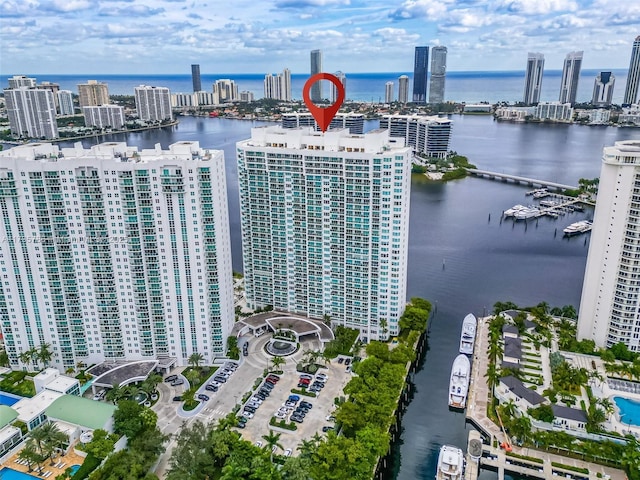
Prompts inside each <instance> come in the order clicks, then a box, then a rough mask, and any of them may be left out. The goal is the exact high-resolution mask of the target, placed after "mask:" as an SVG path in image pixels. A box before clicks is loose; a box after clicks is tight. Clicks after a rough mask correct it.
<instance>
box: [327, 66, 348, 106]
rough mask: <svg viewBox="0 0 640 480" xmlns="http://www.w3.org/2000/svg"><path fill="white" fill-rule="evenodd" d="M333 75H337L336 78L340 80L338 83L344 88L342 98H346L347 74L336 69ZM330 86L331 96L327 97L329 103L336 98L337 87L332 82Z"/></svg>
mask: <svg viewBox="0 0 640 480" xmlns="http://www.w3.org/2000/svg"><path fill="white" fill-rule="evenodd" d="M333 75H334V76H335V77H337V78H338V80H340V83H341V84H342V87H343V88H344V98H345V100H346V98H347V76H346V75H345V74H344V72H341V71H340V70H338V71H337V72H336V73H334V74H333ZM330 88H331V96H330V97H329V101H330V102H331V103H335V102H336V100H337V99H338V89H337V88H336V86H335V85H334V84H333V83H332V84H331V87H330Z"/></svg>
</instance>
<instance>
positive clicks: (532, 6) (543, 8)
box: [498, 0, 578, 15]
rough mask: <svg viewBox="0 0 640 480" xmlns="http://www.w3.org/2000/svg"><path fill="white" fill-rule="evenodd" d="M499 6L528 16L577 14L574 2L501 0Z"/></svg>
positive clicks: (565, 0)
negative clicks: (561, 13) (554, 13)
mask: <svg viewBox="0 0 640 480" xmlns="http://www.w3.org/2000/svg"><path fill="white" fill-rule="evenodd" d="M498 5H499V6H501V7H504V8H507V9H508V10H510V11H512V12H517V13H523V14H526V15H547V14H549V13H553V12H575V11H576V10H578V4H577V3H576V2H575V1H574V0H500V1H499V2H498Z"/></svg>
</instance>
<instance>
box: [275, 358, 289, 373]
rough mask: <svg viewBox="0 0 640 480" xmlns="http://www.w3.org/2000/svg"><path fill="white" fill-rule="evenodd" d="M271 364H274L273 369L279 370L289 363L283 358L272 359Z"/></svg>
mask: <svg viewBox="0 0 640 480" xmlns="http://www.w3.org/2000/svg"><path fill="white" fill-rule="evenodd" d="M271 363H272V364H273V369H274V370H278V367H279V366H280V365H284V364H285V363H287V361H286V360H285V359H284V358H282V357H273V358H272V359H271Z"/></svg>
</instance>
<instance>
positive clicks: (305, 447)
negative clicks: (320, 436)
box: [298, 440, 318, 457]
mask: <svg viewBox="0 0 640 480" xmlns="http://www.w3.org/2000/svg"><path fill="white" fill-rule="evenodd" d="M317 448H318V446H317V445H316V444H315V443H314V442H313V441H311V440H302V443H300V445H298V450H299V451H300V456H301V457H310V456H311V455H312V454H313V453H314V452H315V451H316V449H317Z"/></svg>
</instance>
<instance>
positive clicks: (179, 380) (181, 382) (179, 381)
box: [171, 378, 184, 387]
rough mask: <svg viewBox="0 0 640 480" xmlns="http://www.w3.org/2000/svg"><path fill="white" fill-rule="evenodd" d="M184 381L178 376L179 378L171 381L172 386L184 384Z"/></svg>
mask: <svg viewBox="0 0 640 480" xmlns="http://www.w3.org/2000/svg"><path fill="white" fill-rule="evenodd" d="M183 383H184V380H183V379H181V378H178V379H177V380H174V381H173V382H171V386H172V387H177V386H178V385H182V384H183Z"/></svg>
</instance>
